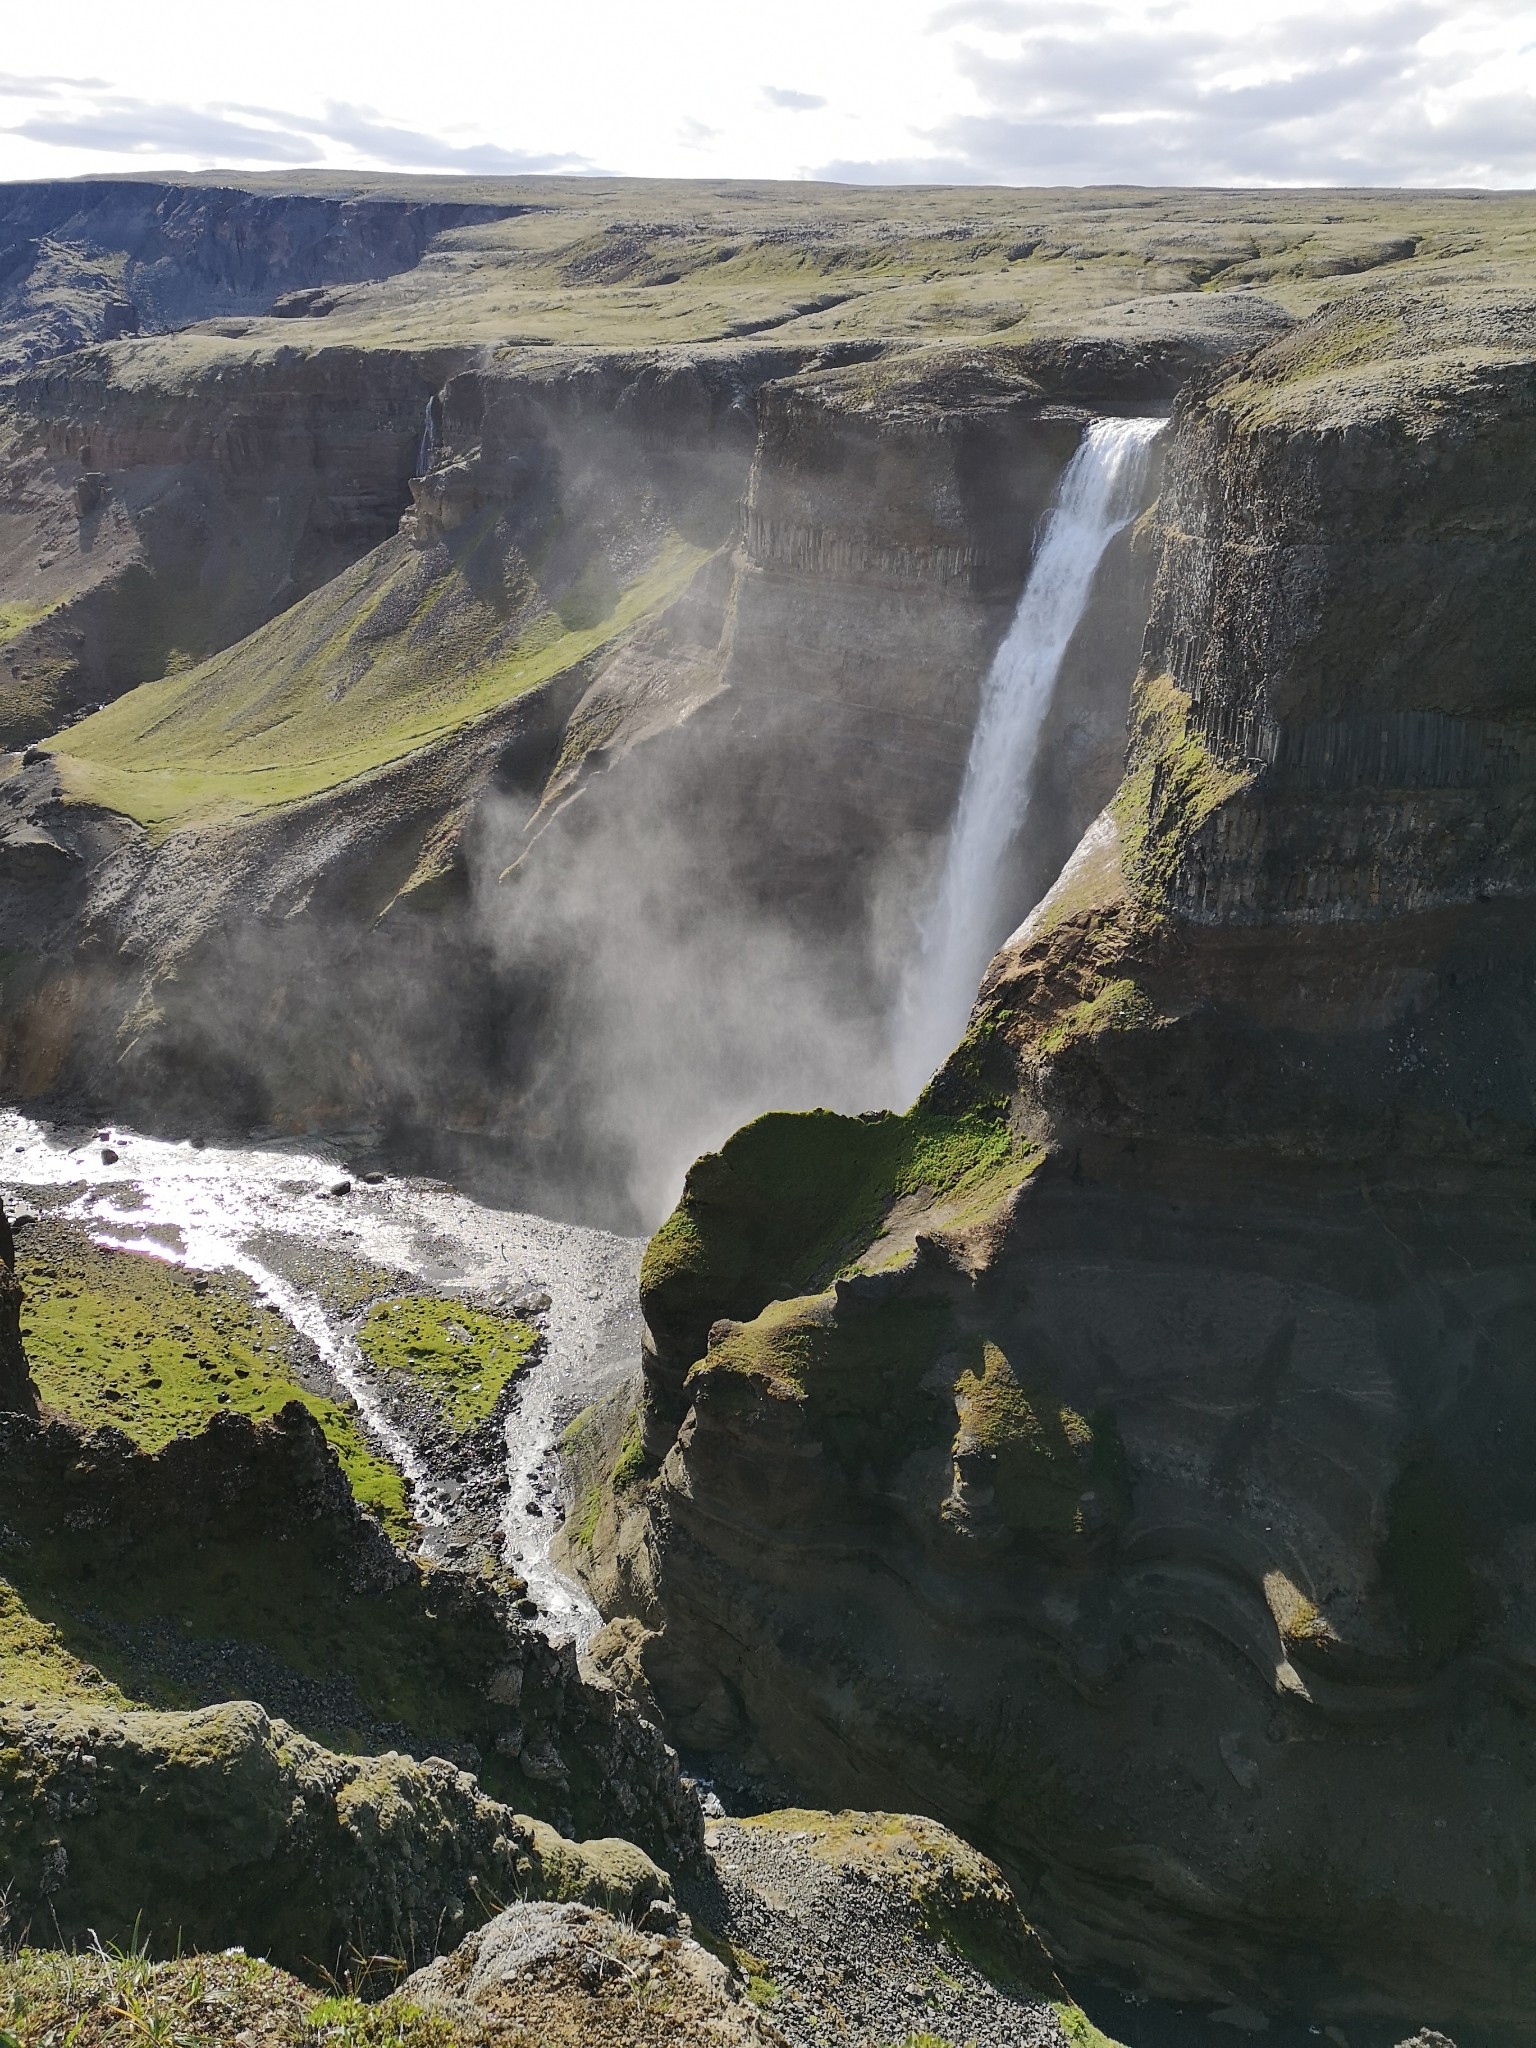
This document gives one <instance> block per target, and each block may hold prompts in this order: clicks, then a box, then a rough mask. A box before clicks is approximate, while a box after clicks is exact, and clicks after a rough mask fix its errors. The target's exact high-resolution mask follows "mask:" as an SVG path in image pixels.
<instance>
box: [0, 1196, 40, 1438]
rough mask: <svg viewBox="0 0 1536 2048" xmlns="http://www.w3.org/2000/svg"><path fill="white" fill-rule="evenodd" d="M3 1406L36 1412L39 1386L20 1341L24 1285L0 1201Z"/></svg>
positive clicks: (0, 1386)
mask: <svg viewBox="0 0 1536 2048" xmlns="http://www.w3.org/2000/svg"><path fill="white" fill-rule="evenodd" d="M0 1408H3V1409H9V1410H10V1411H12V1412H13V1413H18V1412H19V1413H20V1414H22V1415H36V1413H37V1388H36V1387H35V1386H34V1385H33V1383H32V1375H31V1373H30V1372H29V1371H28V1369H27V1354H26V1352H25V1350H24V1349H23V1348H22V1342H21V1287H20V1285H19V1283H18V1281H17V1279H16V1242H15V1239H14V1238H13V1237H12V1236H11V1226H10V1221H9V1219H8V1218H7V1216H6V1213H5V1204H4V1203H3V1202H0Z"/></svg>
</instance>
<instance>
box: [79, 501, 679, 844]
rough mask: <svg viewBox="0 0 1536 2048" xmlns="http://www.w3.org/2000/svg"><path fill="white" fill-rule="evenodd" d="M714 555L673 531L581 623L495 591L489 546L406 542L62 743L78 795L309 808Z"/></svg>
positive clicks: (448, 729)
mask: <svg viewBox="0 0 1536 2048" xmlns="http://www.w3.org/2000/svg"><path fill="white" fill-rule="evenodd" d="M466 545H467V546H468V544H466ZM707 553H708V550H707V549H705V548H703V547H697V546H694V545H692V544H690V543H689V542H687V541H685V540H683V539H681V538H680V537H678V536H677V535H671V536H669V537H668V538H667V539H666V540H665V541H664V542H663V543H662V545H661V546H660V547H659V548H658V549H657V551H656V552H655V553H654V555H653V556H652V559H651V560H650V562H649V564H648V565H647V567H646V568H645V570H644V571H643V573H641V574H639V575H638V576H636V577H635V578H634V579H633V580H632V581H631V582H630V583H629V584H628V586H627V587H625V588H623V589H622V590H617V591H616V592H615V594H614V595H613V599H612V603H611V606H610V608H609V609H608V610H607V611H606V612H605V613H604V614H603V616H602V617H600V618H597V619H596V620H589V621H587V622H585V623H582V624H579V625H573V626H567V625H566V624H564V622H563V621H562V620H561V618H560V617H559V615H558V612H557V611H555V610H554V609H552V608H551V607H550V605H548V604H546V603H545V602H544V601H543V600H542V598H541V597H540V596H539V594H538V592H537V591H536V589H534V587H533V586H532V584H531V583H529V582H526V581H525V582H524V583H522V584H518V583H517V581H516V577H515V576H514V578H513V584H514V587H513V588H511V589H508V588H507V586H506V578H505V577H503V578H502V580H501V582H500V583H499V584H498V586H497V587H496V588H495V589H493V590H491V591H489V592H487V591H486V590H485V589H484V588H483V587H481V585H480V584H479V582H478V581H477V579H476V576H475V574H474V573H473V571H474V564H473V561H472V560H471V559H470V557H471V556H472V554H473V548H472V546H469V547H468V553H467V554H466V556H465V557H464V558H462V559H461V558H460V557H458V556H455V557H454V558H453V559H452V560H451V561H450V562H449V564H448V565H447V566H446V567H445V566H443V564H442V562H441V560H440V559H439V560H437V561H435V562H429V561H428V559H427V557H425V556H423V555H420V554H418V553H417V552H416V551H415V550H414V549H412V548H411V547H409V546H408V545H407V544H406V543H405V542H404V541H392V542H389V543H386V545H385V546H384V547H382V548H379V549H376V550H375V551H374V552H373V553H372V554H371V555H368V556H366V557H365V558H364V559H363V560H362V561H361V562H359V563H357V564H356V565H354V567H353V568H351V569H349V570H346V571H345V572H344V573H343V574H342V575H340V576H338V577H336V578H335V579H334V580H333V581H332V582H331V583H328V584H326V585H325V586H324V588H323V589H321V590H318V591H316V592H315V593H314V594H313V595H312V596H310V597H308V598H305V599H303V600H302V601H301V602H300V603H298V604H296V605H294V606H293V607H292V609H291V610H289V611H287V612H284V613H283V614H282V615H281V616H280V617H279V618H277V619H274V620H273V621H272V622H271V623H270V624H269V625H266V626H263V627H262V628H260V629H259V631H257V632H256V633H253V634H252V635H251V636H250V637H249V638H248V639H246V640H242V641H240V642H239V643H238V644H237V645H235V646H234V647H231V648H228V649H226V650H225V651H224V652H222V653H220V654H217V655H215V656H213V657H212V659H211V660H209V661H206V662H203V663H201V664H200V665H199V666H198V667H196V668H194V669H191V670H189V671H187V672H186V673H184V674H181V675H177V676H171V677H167V678H165V679H163V680H162V681H159V682H154V683H144V684H141V685H140V687H139V688H138V689H136V690H130V691H129V692H128V693H127V694H126V695H125V696H123V697H120V698H118V699H117V701H116V702H115V703H112V704H109V705H108V706H107V707H106V708H105V709H104V710H102V711H98V712H96V713H95V714H93V716H91V717H90V718H87V719H83V720H82V721H81V722H80V723H79V724H78V725H74V726H71V727H70V728H69V730H68V732H67V733H62V734H59V735H57V736H56V737H55V738H54V739H52V740H50V741H49V742H48V743H47V744H48V746H49V748H50V750H51V751H52V752H53V753H54V754H55V755H56V757H57V759H58V762H59V771H60V774H61V776H62V778H63V781H64V784H65V787H66V789H67V790H68V792H69V793H70V794H71V795H72V796H74V797H77V798H79V799H82V800H85V801H89V802H92V803H97V804H101V805H104V806H105V807H106V808H107V809H109V810H115V811H118V812H121V813H122V814H123V815H124V816H127V817H131V818H135V819H137V820H138V821H139V822H140V823H141V824H143V825H146V826H148V827H150V828H151V829H152V830H154V831H157V832H159V831H165V830H168V829H170V828H171V827H172V826H174V825H182V824H187V823H190V822H193V821H201V820H207V819H211V818H217V817H234V816H240V815H245V814H249V813H252V812H256V811H262V810H267V809H271V808H273V807H274V806H279V805H284V804H291V803H296V802H299V801H301V800H302V799H304V798H306V797H310V796H315V795H318V794H320V793H321V792H322V791H324V790H328V789H333V788H335V787H337V786H338V785H339V784H341V783H344V782H349V781H353V780H355V779H356V778H357V777H359V776H362V775H366V774H368V773H370V772H371V771H372V770H375V769H378V768H382V767H384V766H385V765H387V764H388V763H389V762H391V761H396V760H399V759H402V758H403V757H405V756H406V755H409V754H412V753H416V752H419V751H420V750H421V749H422V748H424V747H428V746H431V745H432V744H433V743H434V742H436V741H438V740H441V739H444V738H446V737H447V736H448V735H449V734H451V733H453V732H456V731H458V730H459V729H461V728H462V727H463V726H465V725H467V724H469V723H470V722H471V721H472V720H474V719H477V718H480V717H482V716H483V715H485V714H486V713H488V712H492V711H495V710H498V709H500V708H501V707H502V706H504V705H506V704H508V703H510V702H512V701H513V700H514V699H516V698H518V697H522V696H525V695H526V694H527V693H528V692H529V691H531V690H535V689H537V688H538V687H539V686H540V685H541V684H543V683H546V682H548V681H550V680H551V679H552V678H553V677H555V676H557V675H560V674H563V673H564V672H565V671H567V670H569V669H572V668H575V667H577V666H578V665H579V664H580V663H582V662H584V661H587V660H588V659H590V658H591V657H592V656H593V655H595V654H596V653H598V652H599V650H601V649H602V648H603V647H605V646H607V645H608V644H609V643H610V642H612V641H613V640H615V639H617V638H618V637H619V636H620V635H621V634H623V633H626V632H628V631H630V630H631V629H632V628H634V627H635V626H637V625H639V624H640V623H642V622H643V621H644V620H646V619H647V618H649V617H651V616H653V615H654V614H655V613H656V612H658V611H660V610H662V609H663V608H664V607H665V606H666V605H667V604H669V603H670V602H671V601H672V600H673V599H674V598H675V597H676V596H678V595H679V594H680V592H681V591H682V590H683V588H684V586H685V585H686V584H687V582H688V580H689V578H690V577H691V576H692V574H693V573H694V571H695V570H696V569H697V568H698V566H699V564H700V563H701V562H702V561H703V560H704V559H705V558H706V555H707ZM583 573H585V572H583ZM589 580H590V579H589ZM578 584H580V585H581V587H580V589H579V590H578V591H577V593H576V594H577V599H578V610H579V600H580V598H581V596H582V595H584V594H585V592H586V588H587V586H586V585H585V584H581V579H580V578H578ZM557 596H558V594H557ZM574 615H576V614H575V613H573V616H574ZM581 616H582V617H583V618H585V614H584V613H582V614H581Z"/></svg>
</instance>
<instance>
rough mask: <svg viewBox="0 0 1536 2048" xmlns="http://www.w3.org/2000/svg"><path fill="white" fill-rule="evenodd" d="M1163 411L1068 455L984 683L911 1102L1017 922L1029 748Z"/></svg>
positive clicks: (929, 926)
mask: <svg viewBox="0 0 1536 2048" xmlns="http://www.w3.org/2000/svg"><path fill="white" fill-rule="evenodd" d="M1163 425H1164V422H1163V421H1162V420H1160V419H1130V420H1095V421H1094V423H1093V424H1092V426H1090V427H1089V429H1088V432H1087V433H1086V435H1085V436H1084V437H1083V440H1082V442H1081V443H1080V445H1079V447H1078V449H1077V452H1076V454H1075V455H1074V456H1073V457H1072V460H1071V461H1070V462H1069V463H1068V464H1067V467H1066V470H1065V472H1064V473H1063V475H1062V479H1061V483H1060V485H1059V487H1058V489H1057V492H1056V501H1055V503H1054V505H1053V506H1052V508H1051V512H1050V516H1049V518H1048V519H1047V521H1046V525H1045V530H1044V532H1043V533H1042V535H1041V538H1040V545H1039V548H1038V550H1037V551H1036V554H1035V560H1034V563H1033V566H1032V567H1031V569H1030V572H1029V578H1028V580H1027V582H1026V583H1025V585H1024V590H1023V593H1022V595H1021V596H1020V598H1019V604H1018V610H1017V611H1016V612H1015V613H1014V616H1013V623H1012V625H1011V626H1010V627H1009V628H1008V632H1007V635H1006V637H1005V638H1004V640H1003V643H1002V645H1001V646H1000V647H999V648H998V650H997V653H996V655H995V656H994V658H993V662H992V666H991V668H990V669H989V670H988V671H987V677H986V681H985V682H984V683H983V685H982V692H981V712H980V716H979V717H978V719H977V722H976V730H975V732H974V734H973V735H972V738H971V751H970V757H969V759H968V760H967V762H966V768H965V780H964V782H963V783H962V785H961V789H960V801H959V803H958V805H957V806H956V809H955V815H954V820H953V822H952V823H951V825H950V831H949V844H948V846H947V847H946V849H945V854H944V867H943V872H942V874H941V875H940V878H939V885H938V889H937V891H936V893H935V895H934V899H933V902H932V904H931V905H930V907H929V910H928V912H927V915H926V916H925V918H924V919H923V923H922V927H921V934H920V939H919V944H918V950H917V955H916V958H915V959H914V960H913V962H912V964H911V967H910V969H909V971H908V973H907V976H906V980H905V986H904V989H903V993H902V998H901V1006H900V1012H899V1015H898V1017H897V1019H896V1029H895V1046H894V1057H895V1065H896V1075H897V1079H898V1082H899V1084H900V1088H901V1091H902V1099H903V1100H910V1099H911V1097H912V1095H914V1094H915V1093H916V1092H917V1090H918V1089H919V1088H920V1087H921V1086H922V1085H923V1083H924V1082H925V1081H926V1080H927V1078H928V1076H929V1075H930V1074H931V1073H932V1072H933V1070H934V1068H935V1067H936V1066H937V1065H938V1063H939V1061H940V1060H941V1059H943V1058H944V1056H945V1055H946V1053H948V1052H949V1051H950V1050H951V1048H952V1047H953V1046H954V1045H955V1043H956V1042H957V1041H958V1039H959V1037H960V1034H961V1032H962V1031H963V1030H964V1028H965V1020H966V1018H967V1017H968V1016H969V1014H970V1009H971V1004H972V1003H973V1002H974V1000H975V996H976V988H977V984H978V982H979V981H980V979H981V975H982V971H983V969H984V968H985V966H986V964H987V962H988V960H989V959H990V958H991V957H992V954H993V953H994V952H995V951H996V949H997V947H998V946H999V945H1000V944H1001V943H1002V941H1003V939H1004V938H1005V937H1006V936H1007V934H1008V932H1009V931H1011V930H1012V929H1013V927H1014V926H1015V925H1016V924H1017V922H1018V915H1019V912H1020V908H1021V906H1019V905H1017V904H1010V903H1009V902H1008V901H1007V900H1006V894H1005V882H1006V875H1005V869H1004V863H1005V860H1006V856H1007V853H1008V849H1009V847H1010V845H1011V844H1012V842H1013V840H1014V839H1015V838H1016V836H1017V834H1018V831H1019V828H1020V826H1021V825H1022V824H1023V822H1024V817H1025V813H1026V811H1027V809H1028V804H1029V791H1030V783H1031V780H1032V776H1033V770H1034V758H1035V749H1036V746H1037V744H1038V742H1039V738H1040V730H1041V727H1042V726H1043V725H1044V723H1045V718H1046V714H1047V713H1048V712H1049V710H1050V708H1051V700H1052V698H1053V696H1054V694H1055V690H1056V678H1057V675H1058V673H1059V672H1060V669H1061V664H1062V661H1063V659H1064V657H1065V655H1066V652H1067V648H1068V646H1069V645H1070V644H1071V640H1072V635H1073V634H1074V633H1075V632H1076V630H1077V627H1078V624H1079V622H1080V620H1081V619H1082V616H1083V613H1084V611H1085V610H1086V609H1087V605H1088V596H1089V592H1090V591H1091V589H1092V587H1093V578H1094V572H1095V570H1096V569H1097V568H1098V566H1099V563H1100V561H1101V560H1102V559H1103V555H1104V550H1105V549H1106V548H1107V547H1108V546H1109V543H1110V542H1111V540H1113V539H1114V537H1115V535H1116V534H1117V533H1119V532H1120V530H1121V529H1122V527H1124V526H1126V525H1128V524H1129V522H1130V521H1131V520H1132V519H1133V518H1134V517H1135V515H1136V512H1137V510H1138V509H1139V506H1140V493H1141V487H1142V479H1143V477H1144V476H1145V474H1146V465H1147V453H1148V450H1149V449H1150V447H1151V444H1152V441H1153V439H1154V438H1155V437H1156V435H1157V434H1158V433H1159V432H1160V430H1161V429H1162V427H1163Z"/></svg>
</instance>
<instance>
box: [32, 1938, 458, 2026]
mask: <svg viewBox="0 0 1536 2048" xmlns="http://www.w3.org/2000/svg"><path fill="white" fill-rule="evenodd" d="M7 2037H9V2039H10V2041H13V2042H14V2043H15V2044H16V2048H230V2043H231V2042H233V2041H235V2040H236V2039H239V2040H241V2041H245V2040H250V2041H258V2040H259V2041H260V2042H261V2043H262V2048H458V2043H459V2042H460V2040H461V2038H462V2037H461V2036H460V2034H459V2033H458V2032H457V2031H456V2030H455V2029H454V2028H453V2027H452V2026H451V2025H450V2024H449V2022H448V2021H447V2020H445V2019H443V2018H442V2017H440V2016H438V2015H434V2014H427V2013H424V2012H422V2011H421V2010H420V2009H419V2008H418V2007H416V2006H414V2005H412V2004H411V2003H410V2002H409V2001H408V2000H406V1999H404V1998H401V1997H394V1998H388V1999H385V2000H384V2001H383V2002H382V2003H379V2004H365V2003H363V2002H362V2001H361V2000H359V1999H356V1998H347V1997H333V1996H326V1995H323V1994H321V1993H317V1992H315V1991H314V1990H312V1989H311V1988H310V1987H309V1986H307V1985H304V1984H301V1983H300V1982H299V1981H298V1979H297V1978H294V1977H291V1976H289V1975H288V1973H287V1972H286V1971H284V1970H278V1969H274V1968H273V1966H272V1965H271V1964H270V1963H265V1962H262V1961H261V1960H260V1959H259V1958H258V1957H256V1956H247V1955H241V1954H239V1953H232V1954H229V1955H199V1956H186V1957H181V1958H178V1959H177V1960H176V1961H174V1962H163V1963H155V1962H151V1961H150V1960H149V1958H148V1957H147V1956H146V1955H145V1954H143V1953H141V1952H139V1951H137V1950H134V1949H127V1950H114V1949H112V1948H110V1947H109V1948H105V1949H100V1950H89V1951H85V1952H80V1953H76V1952H71V1951H66V1950H59V1949H35V1948H23V1949H19V1950H17V1951H15V1952H14V1953H12V1954H10V1955H0V2048H5V2044H6V2042H7Z"/></svg>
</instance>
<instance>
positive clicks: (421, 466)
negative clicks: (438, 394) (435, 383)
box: [416, 398, 437, 476]
mask: <svg viewBox="0 0 1536 2048" xmlns="http://www.w3.org/2000/svg"><path fill="white" fill-rule="evenodd" d="M436 407H437V400H436V399H435V398H429V399H428V400H427V414H426V418H425V420H423V422H422V428H421V443H420V445H419V447H418V448H417V450H416V474H417V475H418V476H425V475H426V473H427V471H428V470H429V469H430V468H431V467H432V465H433V463H434V462H436V460H437V411H436Z"/></svg>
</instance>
